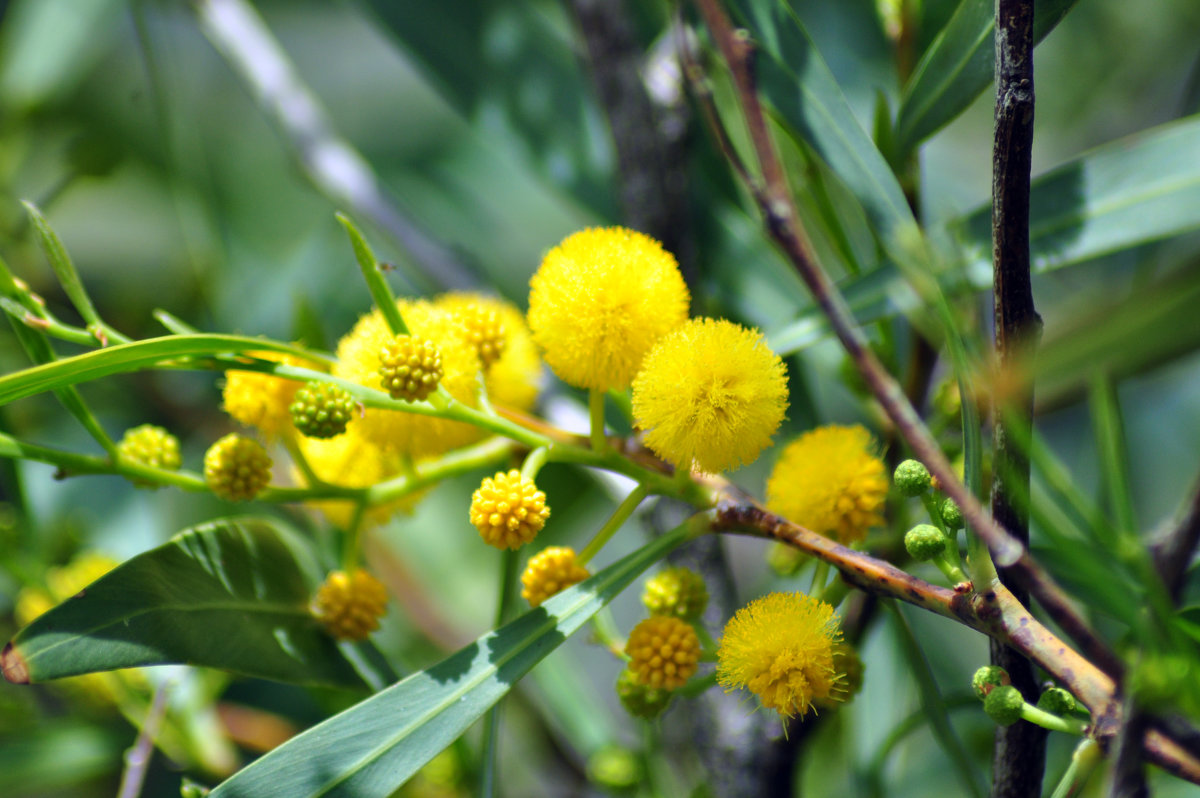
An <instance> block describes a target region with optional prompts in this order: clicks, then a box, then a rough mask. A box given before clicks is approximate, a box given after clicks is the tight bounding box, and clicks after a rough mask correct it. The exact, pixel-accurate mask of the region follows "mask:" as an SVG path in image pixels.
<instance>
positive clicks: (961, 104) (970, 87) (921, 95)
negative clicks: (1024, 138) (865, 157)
mask: <svg viewBox="0 0 1200 798" xmlns="http://www.w3.org/2000/svg"><path fill="white" fill-rule="evenodd" d="M1075 3H1076V0H1041V2H1038V3H1037V4H1035V6H1034V12H1033V14H1034V16H1033V35H1034V40H1035V41H1041V40H1042V38H1043V37H1045V35H1046V34H1047V33H1049V32H1050V31H1052V30H1053V29H1054V27H1055V26H1056V25H1057V24H1058V23H1059V21H1060V20H1061V19H1062V18H1063V17H1064V16H1066V14H1067V12H1068V11H1070V10H1071V7H1072V6H1074V5H1075ZM995 31H996V23H995V13H994V5H993V2H992V0H963V1H962V3H960V4H959V6H958V10H957V11H955V12H954V16H952V17H951V18H950V21H949V22H948V23H946V27H945V28H943V29H942V31H941V33H939V34H938V37H937V38H936V39H935V40H934V42H933V44H932V45H931V46H930V47H929V49H928V50H926V51H925V55H924V56H923V57H922V58H921V61H920V63H918V64H917V67H916V69H915V70H913V75H912V77H911V78H910V79H909V81H908V85H907V86H905V88H904V95H903V97H902V98H901V100H900V110H899V112H898V113H897V115H896V138H895V144H896V150H897V152H898V153H899V154H900V156H901V157H906V156H907V155H908V153H910V152H911V151H912V149H913V148H914V147H916V146H917V145H918V144H920V143H921V142H922V141H923V140H925V138H927V137H928V136H931V135H933V134H934V133H936V132H937V131H938V130H940V129H941V128H942V126H943V125H945V124H946V123H948V122H949V121H950V120H952V119H954V118H955V117H956V116H958V115H959V114H960V113H962V112H963V111H964V110H966V108H967V106H968V105H970V104H971V103H972V102H973V101H974V100H975V98H976V97H978V96H979V94H980V92H982V91H983V90H984V89H986V88H987V87H988V86H989V85H990V84H991V82H992V71H993V69H994V63H995V59H996V42H995Z"/></svg>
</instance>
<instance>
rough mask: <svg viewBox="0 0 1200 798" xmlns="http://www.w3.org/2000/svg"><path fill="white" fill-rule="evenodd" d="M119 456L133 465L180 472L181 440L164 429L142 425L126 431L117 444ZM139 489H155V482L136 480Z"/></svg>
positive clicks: (134, 482) (151, 425)
mask: <svg viewBox="0 0 1200 798" xmlns="http://www.w3.org/2000/svg"><path fill="white" fill-rule="evenodd" d="M117 456H118V457H120V458H121V459H122V460H128V461H129V462H131V463H137V464H139V465H145V466H151V467H153V468H165V469H166V470H168V471H178V470H179V466H180V465H181V464H182V461H181V460H180V457H179V439H178V438H176V437H175V436H174V435H172V434H171V433H169V432H167V431H166V430H165V429H163V428H162V427H156V426H154V425H153V424H142V425H141V426H140V427H134V428H133V429H129V430H126V431H125V435H124V436H122V438H121V442H120V443H118V444H117ZM133 484H135V485H137V486H138V487H154V483H153V482H146V481H143V480H138V479H135V480H134V481H133Z"/></svg>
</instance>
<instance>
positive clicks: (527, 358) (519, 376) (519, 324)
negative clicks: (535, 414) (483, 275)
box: [433, 292, 544, 410]
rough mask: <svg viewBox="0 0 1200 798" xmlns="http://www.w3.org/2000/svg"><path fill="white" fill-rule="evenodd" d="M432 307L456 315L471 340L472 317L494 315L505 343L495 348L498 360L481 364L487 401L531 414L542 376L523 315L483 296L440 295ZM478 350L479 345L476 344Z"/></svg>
mask: <svg viewBox="0 0 1200 798" xmlns="http://www.w3.org/2000/svg"><path fill="white" fill-rule="evenodd" d="M433 305H434V307H436V308H439V309H441V310H446V311H449V312H450V313H452V314H454V315H456V316H457V317H458V318H459V323H460V324H461V325H463V326H464V327H465V328H466V329H467V330H468V334H467V337H468V338H471V337H472V335H471V332H470V330H471V329H472V327H473V326H474V325H475V324H476V322H473V321H472V315H474V314H479V313H484V314H486V315H488V316H491V315H493V314H494V316H495V318H496V319H497V321H498V323H499V327H500V329H501V330H502V331H503V335H504V340H503V344H502V345H499V344H496V345H494V348H498V349H499V351H500V354H499V357H497V358H496V359H495V360H493V361H491V362H490V363H487V362H486V361H484V370H483V381H484V386H485V387H486V388H487V394H488V399H489V400H490V401H491V403H492V404H493V405H503V406H504V407H509V408H513V409H515V410H532V409H533V406H534V404H536V402H537V398H538V393H539V392H540V391H541V388H542V378H543V376H544V375H543V370H542V359H541V358H540V357H539V356H538V351H537V345H536V344H535V343H534V342H533V335H532V334H530V332H529V326H528V325H527V324H526V323H525V314H523V313H522V312H521V311H520V310H519V309H517V307H516V306H515V305H513V304H512V303H511V302H506V301H504V300H503V299H497V298H496V297H491V296H485V295H483V294H471V293H457V292H456V293H449V294H442V295H441V296H438V297H437V298H436V299H434V301H433ZM481 337H483V336H481ZM478 348H479V344H476V349H477V350H478ZM481 360H483V357H482V356H481Z"/></svg>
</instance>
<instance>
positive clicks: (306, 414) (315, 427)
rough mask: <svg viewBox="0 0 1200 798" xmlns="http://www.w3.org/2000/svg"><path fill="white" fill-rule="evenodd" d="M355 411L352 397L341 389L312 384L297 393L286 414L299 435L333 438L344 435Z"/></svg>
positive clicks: (326, 383)
mask: <svg viewBox="0 0 1200 798" xmlns="http://www.w3.org/2000/svg"><path fill="white" fill-rule="evenodd" d="M356 407H357V403H356V402H355V401H354V397H352V396H351V395H350V394H349V393H348V392H347V391H346V390H345V389H344V388H341V387H339V386H337V385H334V384H333V383H332V382H319V381H316V380H314V381H312V382H310V383H308V384H307V385H305V386H304V387H303V388H301V389H300V390H298V391H296V396H295V398H294V399H292V404H291V405H290V406H289V407H288V412H290V413H291V414H292V423H293V424H295V425H296V429H297V430H299V431H300V434H301V435H304V436H306V437H309V438H334V437H337V436H338V435H341V434H342V433H343V432H345V431H346V425H347V424H349V423H350V419H352V418H354V411H355V409H356Z"/></svg>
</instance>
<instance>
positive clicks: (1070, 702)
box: [1037, 687, 1078, 715]
mask: <svg viewBox="0 0 1200 798" xmlns="http://www.w3.org/2000/svg"><path fill="white" fill-rule="evenodd" d="M1077 706H1078V704H1076V703H1075V696H1073V695H1071V694H1070V693H1068V692H1067V691H1066V690H1064V689H1063V688H1061V687H1049V688H1047V689H1046V691H1045V692H1044V693H1042V694H1041V695H1040V696H1039V697H1038V702H1037V708H1038V709H1041V710H1044V711H1046V712H1049V713H1050V714H1052V715H1067V714H1069V713H1071V712H1074V711H1075V707H1077Z"/></svg>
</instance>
